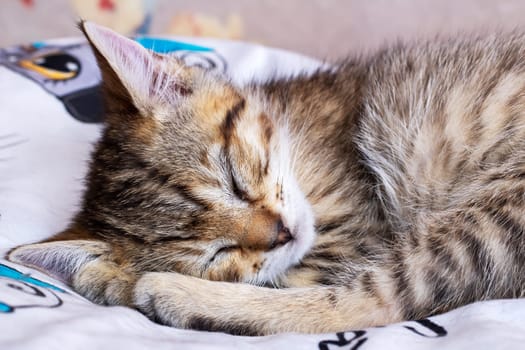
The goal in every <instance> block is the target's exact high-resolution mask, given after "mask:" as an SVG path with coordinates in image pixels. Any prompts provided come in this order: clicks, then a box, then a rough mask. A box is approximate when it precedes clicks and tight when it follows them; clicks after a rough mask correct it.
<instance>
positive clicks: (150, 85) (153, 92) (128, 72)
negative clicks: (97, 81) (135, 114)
mask: <svg viewBox="0 0 525 350" xmlns="http://www.w3.org/2000/svg"><path fill="white" fill-rule="evenodd" d="M83 25H84V30H85V32H86V35H87V37H88V38H89V39H90V41H91V42H92V44H93V45H94V46H95V47H96V49H97V50H98V51H99V52H100V54H101V55H102V56H103V57H104V58H105V59H106V60H107V62H108V63H109V65H110V66H111V68H112V69H113V71H114V72H115V74H116V75H117V76H118V77H119V79H120V81H121V82H122V84H123V85H124V86H125V87H126V89H127V90H128V91H129V92H130V94H131V95H132V97H133V99H134V102H135V103H137V105H138V106H139V107H140V106H147V105H148V104H149V103H152V102H153V103H155V101H157V102H159V100H160V101H162V100H166V99H168V101H169V102H173V101H172V99H173V98H176V97H177V96H183V95H187V94H189V93H191V89H189V88H188V87H186V86H185V85H184V84H183V83H182V82H181V81H180V77H178V76H177V75H176V73H173V67H172V66H171V65H172V64H177V63H176V62H175V61H171V60H170V59H168V58H165V57H164V56H161V55H158V54H155V53H153V52H152V51H149V50H147V49H145V48H144V47H142V46H141V45H140V44H139V43H137V42H136V41H133V40H130V39H128V38H126V37H124V36H122V35H120V34H117V33H115V32H113V31H111V30H109V29H107V28H104V27H101V26H99V25H97V24H94V23H89V22H87V23H84V24H83Z"/></svg>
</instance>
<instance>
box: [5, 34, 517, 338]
mask: <svg viewBox="0 0 525 350" xmlns="http://www.w3.org/2000/svg"><path fill="white" fill-rule="evenodd" d="M87 32H88V33H86V35H87V36H88V38H89V39H90V40H91V41H93V38H92V37H90V34H89V31H87ZM122 40H124V39H122ZM92 44H93V48H94V51H95V53H96V55H97V58H98V62H99V65H100V67H101V69H102V73H103V77H104V81H105V94H106V102H107V110H108V113H107V125H106V128H105V130H104V133H103V135H102V138H101V139H100V142H99V143H98V144H97V146H96V149H95V151H94V153H93V159H92V163H91V168H90V172H89V175H88V177H87V180H86V192H85V194H84V200H83V204H82V209H81V210H80V212H79V213H78V215H77V216H76V217H75V218H74V220H73V222H72V223H71V225H70V227H69V228H68V229H67V230H66V231H64V232H62V233H59V234H58V235H56V236H55V237H53V238H51V239H50V240H48V241H47V242H48V243H41V244H36V245H30V246H26V247H20V248H17V249H15V250H14V251H13V252H11V254H10V259H11V260H14V261H18V262H22V263H26V264H29V265H33V266H37V267H38V266H40V267H42V265H46V266H45V267H43V268H44V269H47V270H51V271H55V275H58V276H61V277H63V278H64V279H66V280H68V281H69V282H70V283H71V284H72V286H73V287H74V288H75V289H76V290H77V291H78V292H80V293H82V294H83V295H85V296H87V297H88V298H90V299H91V300H93V301H95V302H97V303H101V304H111V305H112V304H121V305H128V306H131V307H134V308H137V309H139V310H140V311H142V312H144V313H145V314H146V315H148V316H149V317H151V318H152V319H154V320H156V321H158V322H161V323H164V324H169V325H172V326H176V327H185V328H196V329H206V330H213V331H226V332H230V333H234V334H249V335H255V334H259V335H260V334H271V333H276V332H283V331H298V332H326V331H339V330H344V329H350V328H355V327H366V326H372V325H380V324H385V323H389V322H396V321H402V320H407V319H416V318H422V317H427V316H429V315H433V314H436V313H441V312H444V311H447V310H450V309H452V308H456V307H458V306H461V305H464V304H467V303H471V302H474V301H478V300H486V299H494V298H517V297H523V296H524V295H525V278H524V276H525V233H524V228H525V215H523V214H524V213H525V36H524V35H521V34H516V33H515V34H509V35H503V34H501V35H493V36H487V37H480V38H468V39H455V40H440V41H434V42H430V43H424V44H418V45H413V46H411V45H403V44H399V45H396V46H393V47H390V48H388V49H385V50H382V51H379V52H377V53H375V54H373V55H370V56H366V57H360V58H349V59H347V60H346V61H344V62H343V63H342V64H340V65H339V66H338V68H337V69H333V70H320V71H318V72H317V73H315V74H313V75H311V76H306V75H305V76H299V77H295V78H289V79H276V80H272V81H269V82H267V83H264V84H252V85H249V86H246V87H243V88H239V87H235V86H233V85H232V84H231V83H229V82H227V81H225V80H224V79H223V78H220V77H215V76H212V75H211V74H210V73H207V72H204V71H202V70H201V69H199V68H189V67H182V66H181V65H180V63H179V62H178V61H176V60H175V59H171V61H170V62H171V63H170V65H173V66H174V67H176V68H174V69H175V70H176V72H177V73H176V74H177V75H178V78H177V82H176V83H175V84H173V86H172V87H171V88H172V89H173V93H174V94H178V96H179V99H180V101H182V102H180V104H179V105H178V106H177V108H176V109H175V110H174V112H173V111H172V115H170V116H169V118H164V119H163V118H158V117H156V115H155V113H156V111H157V109H156V108H155V106H150V107H147V106H146V107H144V106H137V103H136V101H135V97H133V96H132V95H133V93H130V92H129V90H130V89H129V87H125V84H123V77H122V76H121V75H120V76H119V74H117V73H115V70H114V69H113V68H112V66H111V65H110V64H108V61H107V57H105V56H106V55H105V54H103V53H101V52H100V49H99V48H98V46H97V43H93V42H92ZM152 57H155V58H154V59H155V60H167V58H164V57H160V56H158V57H157V56H155V55H152ZM175 70H174V72H175ZM153 74H155V73H153ZM174 74H175V73H174ZM157 79H162V76H159V77H157ZM283 124H286V125H287V126H288V130H289V138H290V149H291V159H292V160H293V164H290V165H289V167H290V169H291V170H292V171H293V176H294V177H295V179H296V180H297V183H298V184H299V187H300V190H301V191H302V193H303V194H304V195H305V196H306V198H307V201H308V203H310V205H311V208H312V210H313V216H314V220H315V241H314V243H313V245H312V246H311V248H310V249H309V250H308V251H307V252H306V254H305V255H304V256H303V257H302V258H301V259H300V261H299V262H297V263H294V264H293V265H292V266H289V267H287V269H286V271H284V270H283V271H282V273H280V274H278V275H276V276H274V277H273V278H272V279H271V280H267V281H254V277H253V276H254V275H255V274H257V272H258V271H259V270H260V269H261V268H262V266H263V265H264V264H265V263H267V262H266V261H265V254H266V253H267V252H270V251H275V250H279V249H284V248H285V246H287V245H289V244H292V242H293V240H294V239H296V235H300V234H301V232H293V230H289V229H288V228H286V227H285V226H283V224H282V217H281V214H280V212H279V210H278V208H280V205H283V204H282V202H283V201H286V200H287V198H286V196H285V195H283V193H286V186H285V185H284V184H283V183H279V182H277V183H270V181H269V180H268V176H269V175H268V172H269V171H270V170H269V164H268V162H269V158H270V157H271V153H272V152H273V149H272V148H271V147H270V143H271V140H273V138H275V137H277V136H276V135H277V133H278V132H279V127H280V125H283ZM250 128H255V130H256V132H255V133H254V134H253V135H252V139H251V142H255V143H257V144H258V145H259V146H260V149H261V150H263V151H261V152H259V151H258V149H254V148H253V147H251V146H250V145H247V143H246V142H247V141H246V139H245V138H243V137H242V135H243V132H245V131H246V130H248V129H250ZM254 140H255V141H254ZM213 145H216V146H217V147H218V148H219V149H220V154H221V157H222V158H220V157H219V160H217V159H216V158H213V159H211V158H212V157H211V156H210V154H211V153H212V152H213V151H212V147H213ZM232 173H233V175H230V174H232ZM224 174H226V175H224ZM230 176H232V177H233V179H232V178H230ZM235 177H238V178H240V179H242V180H238V179H235ZM237 182H242V183H241V184H238V183H237ZM283 186H284V188H283ZM209 188H215V189H219V190H220V191H226V192H228V193H229V195H230V197H231V200H230V201H229V202H228V201H226V202H224V201H222V202H221V201H220V200H218V199H216V197H213V196H210V191H209V190H208V189H209ZM232 203H233V204H232ZM292 204H293V203H292ZM289 231H292V237H291V239H292V242H288V241H289V239H290V237H289V236H288V233H289ZM68 247H69V248H71V247H73V248H71V249H73V250H75V249H80V250H81V251H83V252H87V253H85V254H84V253H83V254H84V257H83V259H84V260H82V264H77V265H78V266H75V267H74V268H68V267H64V265H63V264H64V263H65V264H68V263H70V262H71V261H70V260H68V259H73V260H75V258H71V256H68V257H65V258H64V257H62V253H61V252H62V251H72V250H71V249H70V250H68V249H69V248H68ZM50 251H52V253H49V252H50ZM75 251H76V250H75ZM218 251H219V253H218V254H217V256H215V257H213V256H214V254H215V253H217V252H218ZM50 255H52V257H49V256H50ZM66 255H67V254H66ZM39 259H40V260H39ZM45 259H48V262H47V263H46V264H42V263H40V262H39V261H42V260H45ZM49 259H50V260H49ZM61 264H62V265H61ZM59 265H60V266H59ZM57 271H58V272H57ZM191 276H193V277H191ZM196 277H197V278H196ZM201 278H202V279H201ZM207 280H213V281H207ZM216 281H226V282H216ZM231 282H253V283H257V284H265V285H266V286H255V285H252V284H249V283H231ZM270 287H279V288H270Z"/></svg>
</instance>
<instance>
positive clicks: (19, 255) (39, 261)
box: [7, 240, 110, 284]
mask: <svg viewBox="0 0 525 350" xmlns="http://www.w3.org/2000/svg"><path fill="white" fill-rule="evenodd" d="M109 251H110V246H109V244H107V243H104V242H102V241H93V240H71V241H53V242H45V243H36V244H29V245H24V246H20V247H17V248H15V249H13V250H12V251H11V252H9V254H8V255H7V259H8V260H9V261H12V262H14V263H18V264H22V265H26V266H29V267H33V268H35V269H37V270H40V271H42V272H44V273H47V274H48V275H51V276H52V277H54V278H56V279H58V280H61V281H62V282H64V283H67V284H70V283H71V280H72V277H73V275H74V274H75V273H76V272H78V271H79V270H80V269H81V268H82V267H83V266H84V265H85V264H87V263H88V262H90V261H92V260H94V259H96V258H98V257H99V256H101V255H104V254H108V253H109Z"/></svg>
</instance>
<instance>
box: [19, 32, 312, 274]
mask: <svg viewBox="0 0 525 350" xmlns="http://www.w3.org/2000/svg"><path fill="white" fill-rule="evenodd" d="M81 27H82V29H83V31H84V33H85V34H86V36H87V38H88V40H89V41H90V43H91V45H92V47H93V51H94V52H95V55H96V57H97V61H98V63H99V66H100V68H101V71H102V76H103V80H104V85H103V86H104V89H103V90H104V98H105V100H106V110H107V116H106V128H105V131H104V134H103V136H102V139H101V141H100V142H99V144H98V146H97V148H96V151H95V152H94V156H93V160H92V164H91V171H90V175H89V176H88V179H87V190H86V193H85V196H84V204H83V208H82V210H81V212H80V214H79V215H78V216H77V218H76V219H75V221H74V222H73V224H72V226H71V228H70V230H69V231H66V233H65V234H62V235H61V236H59V237H64V238H68V239H70V238H75V237H80V238H86V237H87V238H91V237H104V240H105V241H106V242H107V243H109V244H110V246H111V250H113V251H115V252H116V253H115V255H117V256H118V258H119V259H120V260H124V261H129V262H130V263H131V264H132V265H134V266H136V267H137V268H138V269H140V270H157V271H178V272H182V273H185V274H190V275H194V276H200V277H204V278H208V279H213V280H232V281H244V282H253V283H265V282H269V281H271V280H273V279H274V278H275V277H276V276H278V275H280V274H282V273H283V272H284V271H285V270H286V269H287V268H289V267H290V266H292V265H293V264H295V263H297V262H298V261H299V259H300V258H301V257H302V256H303V255H304V254H305V252H306V251H307V250H308V249H309V248H310V246H311V244H312V242H313V239H314V219H313V214H312V211H311V209H310V205H309V204H308V202H307V200H306V198H305V196H304V195H303V193H302V191H301V189H300V186H299V184H298V183H297V181H296V179H295V177H294V171H293V164H292V162H293V157H292V154H291V153H292V152H291V149H292V147H293V140H292V139H291V138H290V134H289V131H288V129H287V127H286V122H285V116H283V115H282V113H283V112H282V110H283V109H282V108H276V107H275V106H272V103H271V102H270V100H269V99H267V98H265V96H264V94H263V93H262V92H261V91H260V90H259V89H258V88H257V87H253V86H252V87H250V88H246V89H241V88H238V87H235V86H234V85H233V84H231V83H230V82H229V81H228V80H227V79H225V78H224V77H221V76H218V75H214V74H212V73H210V72H208V71H206V70H204V69H202V68H199V67H187V66H184V65H183V64H182V63H181V62H180V61H179V60H177V59H176V58H173V57H169V56H163V55H158V54H156V53H154V52H151V51H148V50H146V49H144V48H143V47H142V46H140V45H139V44H138V43H136V42H135V41H132V40H129V39H126V38H124V37H122V36H120V35H118V34H115V33H113V32H111V31H110V30H108V29H105V28H102V27H99V26H97V25H95V24H91V23H82V24H81ZM279 111H281V112H279ZM68 244H73V243H68V241H58V242H54V243H53V244H52V245H49V243H46V244H44V245H47V246H46V247H44V248H42V246H39V245H32V246H28V247H25V248H24V247H22V248H19V249H17V250H15V251H13V252H12V253H11V255H10V257H11V259H12V260H15V261H19V262H23V263H26V264H32V265H36V266H39V267H41V268H44V269H46V270H53V268H52V266H54V265H56V262H53V261H54V260H53V259H55V260H56V259H58V257H60V256H61V254H60V253H57V252H59V251H61V250H62V251H67V252H68V253H67V255H68V259H70V262H69V264H71V265H74V263H72V262H71V261H73V260H75V259H71V253H70V252H71V251H75V252H77V253H75V254H78V255H79V256H81V255H82V250H78V249H76V250H75V249H73V250H72V249H67V245H68ZM75 244H76V243H75ZM61 245H62V246H61ZM61 247H62V248H61ZM46 254H47V255H46ZM73 255H74V254H73ZM50 256H52V257H53V258H50ZM39 257H40V259H39ZM84 258H85V257H84ZM79 259H83V258H82V257H80V258H79ZM38 261H46V263H45V264H44V263H40V264H39V263H38ZM82 261H83V260H82ZM41 265H46V266H41ZM50 266H51V268H50Z"/></svg>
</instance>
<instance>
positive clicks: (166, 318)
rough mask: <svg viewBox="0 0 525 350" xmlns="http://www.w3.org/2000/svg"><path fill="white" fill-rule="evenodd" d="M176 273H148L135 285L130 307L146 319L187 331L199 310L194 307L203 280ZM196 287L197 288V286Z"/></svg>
mask: <svg viewBox="0 0 525 350" xmlns="http://www.w3.org/2000/svg"><path fill="white" fill-rule="evenodd" d="M195 280H197V279H196V278H193V277H188V276H184V275H181V274H178V273H167V272H149V273H146V274H145V275H143V276H142V277H141V278H140V279H139V280H138V281H137V284H136V285H135V290H134V293H133V298H134V304H135V306H136V307H137V308H138V310H139V311H141V312H142V313H144V314H145V315H146V316H148V317H149V318H150V319H152V320H154V321H156V322H158V323H162V324H165V325H169V326H173V327H178V328H190V327H191V325H190V324H189V323H190V320H191V319H192V318H193V317H194V316H195V315H194V314H195V312H197V310H198V309H199V307H198V306H197V304H198V303H199V302H202V300H200V301H199V297H200V295H201V292H200V291H199V288H202V284H205V282H207V281H204V280H197V281H198V282H202V283H195ZM199 284H200V286H199Z"/></svg>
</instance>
